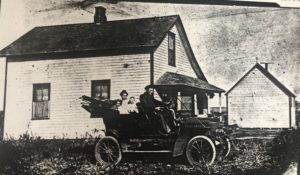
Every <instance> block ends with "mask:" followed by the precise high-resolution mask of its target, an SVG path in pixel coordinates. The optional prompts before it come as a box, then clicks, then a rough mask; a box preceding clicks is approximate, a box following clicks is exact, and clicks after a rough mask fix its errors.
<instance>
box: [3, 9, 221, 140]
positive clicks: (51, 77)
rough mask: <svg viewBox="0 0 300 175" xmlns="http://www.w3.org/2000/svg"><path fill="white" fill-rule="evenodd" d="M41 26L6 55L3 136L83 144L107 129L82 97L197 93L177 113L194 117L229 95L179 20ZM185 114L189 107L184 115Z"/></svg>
mask: <svg viewBox="0 0 300 175" xmlns="http://www.w3.org/2000/svg"><path fill="white" fill-rule="evenodd" d="M96 12H99V13H96V14H95V19H94V22H93V23H82V24H67V25H55V26H41V27H35V28H34V29H32V30H30V31H29V32H28V33H26V34H24V35H23V36H22V37H20V38H19V39H17V40H16V41H14V42H13V43H12V44H10V45H9V46H7V47H6V48H4V49H3V50H2V51H1V56H2V57H6V60H7V62H6V74H5V77H6V78H5V95H4V96H5V97H4V137H14V138H18V137H19V135H20V134H22V133H25V132H28V133H29V134H32V135H34V136H40V137H42V138H53V137H56V138H61V137H65V138H78V137H83V136H85V134H86V133H90V134H92V132H93V131H95V129H96V130H100V129H103V128H104V126H103V123H102V119H101V118H96V117H92V116H91V115H90V114H89V113H88V112H87V111H85V110H84V109H83V108H81V104H80V102H81V101H80V99H79V97H81V96H82V95H88V96H92V97H96V96H101V97H104V98H109V99H112V100H114V99H119V98H120V96H119V93H120V92H121V90H126V91H127V92H128V93H129V96H134V97H136V98H137V99H138V98H139V95H140V94H142V93H143V92H144V87H145V86H146V85H149V84H158V85H162V86H164V85H165V86H166V87H173V86H174V87H175V86H183V87H187V89H188V88H190V89H188V90H187V91H186V92H180V93H178V94H176V95H179V96H180V98H181V100H180V102H179V103H184V104H177V108H179V110H181V109H180V107H181V106H183V105H184V106H185V107H186V108H185V109H184V110H190V112H191V113H193V114H195V115H201V114H202V113H203V111H205V110H207V99H208V97H209V96H211V95H212V94H213V93H221V92H224V91H223V90H222V89H220V88H217V87H215V86H213V85H210V84H209V83H208V82H207V80H206V78H205V76H204V75H203V73H202V71H201V69H200V67H199V65H198V63H197V61H196V58H195V56H194V54H193V51H192V49H191V46H190V44H189V41H188V38H187V35H186V33H185V30H184V27H183V25H182V22H181V19H180V17H179V16H178V15H175V16H162V17H153V18H140V19H130V20H117V21H107V20H106V15H105V9H104V8H101V7H98V8H96ZM182 110H183V109H182Z"/></svg>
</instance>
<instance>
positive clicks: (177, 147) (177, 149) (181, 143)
mask: <svg viewBox="0 0 300 175" xmlns="http://www.w3.org/2000/svg"><path fill="white" fill-rule="evenodd" d="M190 138H191V134H189V133H182V134H181V135H179V137H178V138H177V139H176V141H175V144H174V149H173V157H177V156H180V155H182V154H183V153H184V150H185V147H186V144H187V143H188V141H189V139H190Z"/></svg>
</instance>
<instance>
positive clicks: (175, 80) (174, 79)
mask: <svg viewBox="0 0 300 175" xmlns="http://www.w3.org/2000/svg"><path fill="white" fill-rule="evenodd" d="M154 85H157V86H188V87H192V88H196V89H200V90H203V91H207V92H214V93H221V92H225V91H224V90H223V89H221V88H218V87H216V86H214V85H211V84H209V83H208V82H207V81H204V80H200V79H198V78H194V77H190V76H186V75H182V74H177V73H172V72H165V73H164V74H163V75H162V76H161V77H160V78H159V79H158V80H157V81H156V82H155V84H154Z"/></svg>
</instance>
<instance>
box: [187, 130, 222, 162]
mask: <svg viewBox="0 0 300 175" xmlns="http://www.w3.org/2000/svg"><path fill="white" fill-rule="evenodd" d="M186 158H187V161H188V162H189V163H190V164H191V165H194V166H199V165H211V164H212V163H213V162H214V160H215V158H216V148H215V145H214V144H213V142H212V141H211V139H210V138H208V137H206V136H195V137H193V138H192V139H191V140H190V141H189V142H188V144H187V147H186Z"/></svg>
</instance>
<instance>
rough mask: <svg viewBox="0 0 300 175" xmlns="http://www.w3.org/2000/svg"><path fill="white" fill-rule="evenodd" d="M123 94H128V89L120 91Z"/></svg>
mask: <svg viewBox="0 0 300 175" xmlns="http://www.w3.org/2000/svg"><path fill="white" fill-rule="evenodd" d="M122 94H126V95H128V93H127V91H126V90H122V91H121V93H120V96H122Z"/></svg>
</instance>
